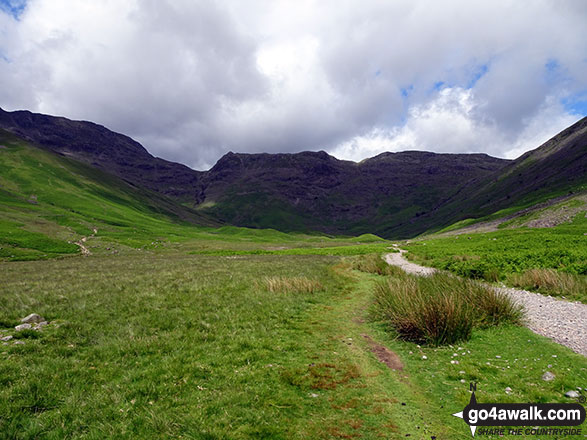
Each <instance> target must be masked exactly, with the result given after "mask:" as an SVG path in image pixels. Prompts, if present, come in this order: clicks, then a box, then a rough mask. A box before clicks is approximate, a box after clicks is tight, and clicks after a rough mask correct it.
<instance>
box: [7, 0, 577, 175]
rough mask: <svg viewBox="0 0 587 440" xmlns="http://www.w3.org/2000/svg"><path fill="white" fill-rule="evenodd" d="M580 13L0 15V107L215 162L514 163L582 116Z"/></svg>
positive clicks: (284, 5) (273, 7)
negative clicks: (233, 157) (379, 157)
mask: <svg viewBox="0 0 587 440" xmlns="http://www.w3.org/2000/svg"><path fill="white" fill-rule="evenodd" d="M586 23H587V1H585V0H552V1H546V0H532V1H521V0H512V1H505V0H504V1H501V0H499V1H498V0H492V1H481V0H479V1H471V0H461V1H457V0H455V1H451V0H443V1H438V0H430V1H415V0H406V1H402V0H393V1H392V0H386V1H384V0H380V1H376V0H316V1H312V0H266V1H263V0H225V1H217V2H214V1H212V0H202V1H197V0H0V84H1V87H0V107H2V108H4V109H5V110H17V109H27V110H31V111H36V112H42V113H48V114H54V115H62V116H66V117H69V118H72V119H84V120H91V121H94V122H97V123H100V124H103V125H105V126H107V127H108V128H110V129H112V130H115V131H119V132H122V133H125V134H128V135H130V136H132V137H133V138H135V139H137V140H139V141H140V142H141V143H142V144H143V145H144V146H145V147H146V148H147V149H148V150H149V151H150V152H151V153H153V154H154V155H156V156H160V157H163V158H166V159H169V160H174V161H179V162H182V163H185V164H187V165H189V166H191V167H193V168H196V169H206V168H208V167H210V166H211V165H213V164H214V163H215V162H216V160H217V159H218V158H219V157H220V156H222V155H223V154H224V153H226V152H227V151H235V152H296V151H303V150H315V151H318V150H326V151H328V152H329V153H331V154H333V155H335V156H336V157H338V158H341V159H351V160H361V159H364V158H366V157H370V156H373V155H375V154H378V153H380V152H383V151H402V150H413V149H418V150H428V151H436V152H486V153H488V154H491V155H494V156H498V157H508V158H514V157H517V156H519V155H520V154H521V153H523V152H524V151H526V150H528V149H532V148H535V147H537V146H538V145H539V144H540V143H542V142H544V141H545V140H547V139H548V138H550V137H551V136H552V135H554V134H556V133H557V132H559V131H560V130H562V129H564V128H565V127H567V126H568V125H570V124H572V123H573V122H575V121H577V120H578V119H579V118H580V117H582V116H585V115H586V114H587V26H586V25H585V24H586Z"/></svg>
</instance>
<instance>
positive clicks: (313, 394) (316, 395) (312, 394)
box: [310, 393, 318, 398]
mask: <svg viewBox="0 0 587 440" xmlns="http://www.w3.org/2000/svg"><path fill="white" fill-rule="evenodd" d="M310 397H313V398H316V397H318V394H316V393H311V394H310Z"/></svg>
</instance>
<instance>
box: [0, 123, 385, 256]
mask: <svg viewBox="0 0 587 440" xmlns="http://www.w3.org/2000/svg"><path fill="white" fill-rule="evenodd" d="M0 145H2V146H3V148H0V206H1V207H2V209H1V210H0V259H7V260H28V259H45V258H52V257H57V256H63V255H71V254H76V253H79V246H78V245H76V244H75V242H78V243H79V242H80V240H81V239H82V238H83V237H90V236H91V239H88V242H87V243H86V244H85V246H86V247H87V248H88V249H89V250H90V252H92V253H102V254H105V253H108V254H112V253H118V252H124V251H126V250H132V249H135V250H141V251H145V250H147V251H148V250H152V249H154V248H162V247H163V248H173V247H174V246H175V245H176V244H178V243H183V242H187V241H189V242H191V245H192V247H193V248H192V249H191V250H189V251H191V252H203V253H205V252H206V251H210V250H211V249H213V251H211V252H226V251H223V250H222V249H226V248H231V249H233V250H241V251H250V252H254V251H257V252H262V251H263V250H264V251H266V252H272V250H275V249H274V248H275V247H276V246H275V244H276V243H278V244H280V245H283V244H284V243H285V244H287V246H286V247H287V248H295V247H302V248H303V247H314V246H321V247H323V246H340V245H354V246H359V243H366V242H370V243H372V244H373V245H374V246H375V245H376V244H377V243H379V247H378V249H381V248H383V246H384V245H385V242H384V241H382V239H380V238H379V237H376V236H373V235H365V236H362V237H358V238H356V239H352V240H351V239H348V240H347V239H339V238H330V237H324V236H321V237H320V236H311V235H300V234H286V233H283V232H279V231H276V230H274V229H268V230H252V229H246V228H238V227H234V226H223V227H218V226H220V225H218V224H217V223H216V222H215V221H214V220H211V219H209V218H208V217H206V216H205V215H203V214H202V213H200V212H197V211H194V210H190V209H189V208H186V207H183V206H181V205H179V204H177V203H175V202H174V201H172V200H170V199H167V198H165V197H163V196H161V195H159V194H156V193H153V192H151V191H148V190H145V189H141V188H138V187H135V186H131V185H129V184H128V183H126V182H124V181H122V180H120V179H119V178H117V177H114V176H112V175H110V174H107V173H104V172H102V171H99V170H97V169H95V168H92V167H90V166H88V165H85V164H82V163H80V162H78V161H76V160H73V159H70V158H67V157H64V156H60V155H56V154H54V153H51V152H48V151H45V150H42V149H39V148H36V147H33V146H31V145H29V144H27V143H26V142H24V141H22V140H21V139H18V138H15V137H14V136H12V135H10V134H8V133H6V132H0ZM219 242H224V243H225V245H224V246H223V245H221V244H219ZM280 247H283V246H280ZM184 249H187V248H184ZM259 249H260V250H259ZM354 249H355V251H358V248H356V247H355V248H354ZM299 252H300V253H303V252H307V251H304V250H303V249H302V250H300V251H299ZM317 252H318V253H319V252H320V251H317ZM321 252H322V253H324V254H328V253H330V252H331V251H329V250H328V249H324V250H323V251H321ZM346 252H347V253H353V252H354V251H353V249H352V248H349V249H347V250H346Z"/></svg>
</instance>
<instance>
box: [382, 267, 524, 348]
mask: <svg viewBox="0 0 587 440" xmlns="http://www.w3.org/2000/svg"><path fill="white" fill-rule="evenodd" d="M373 314H374V315H375V316H376V317H377V318H378V319H379V320H382V321H384V322H385V323H386V324H388V325H389V326H390V328H391V329H392V330H393V331H394V332H395V333H397V335H398V337H400V338H402V339H405V340H408V341H412V342H418V343H420V344H429V345H446V344H454V343H456V342H460V341H465V340H468V339H470V337H471V333H472V331H473V329H474V328H475V329H476V328H488V327H493V326H497V325H503V324H510V325H511V324H513V325H516V324H517V325H519V324H520V322H521V318H522V316H523V312H522V309H521V308H520V307H519V306H516V305H515V304H514V303H513V302H512V300H511V299H510V298H508V297H507V296H505V295H504V294H500V293H498V292H496V291H495V290H493V289H491V288H489V287H487V286H484V285H482V284H479V283H477V282H475V281H472V280H467V279H463V278H459V277H455V276H453V275H450V274H446V273H436V274H433V275H431V276H428V277H418V276H413V275H400V274H395V275H393V276H391V277H388V278H387V279H386V280H385V281H384V282H380V283H378V284H377V285H376V286H375V304H374V307H373Z"/></svg>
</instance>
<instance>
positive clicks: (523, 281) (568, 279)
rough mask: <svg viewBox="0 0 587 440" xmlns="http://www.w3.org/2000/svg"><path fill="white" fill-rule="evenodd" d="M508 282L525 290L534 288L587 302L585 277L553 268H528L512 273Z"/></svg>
mask: <svg viewBox="0 0 587 440" xmlns="http://www.w3.org/2000/svg"><path fill="white" fill-rule="evenodd" d="M508 283H509V284H511V285H513V286H515V287H521V288H522V289H526V290H535V291H537V292H540V293H545V294H548V295H553V296H563V297H564V296H565V295H569V296H570V297H572V298H574V299H577V300H579V301H582V302H584V303H587V277H585V276H581V275H574V274H568V273H564V272H557V271H556V270H554V269H530V270H527V271H525V272H523V273H521V274H513V275H511V276H510V277H509V279H508Z"/></svg>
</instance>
